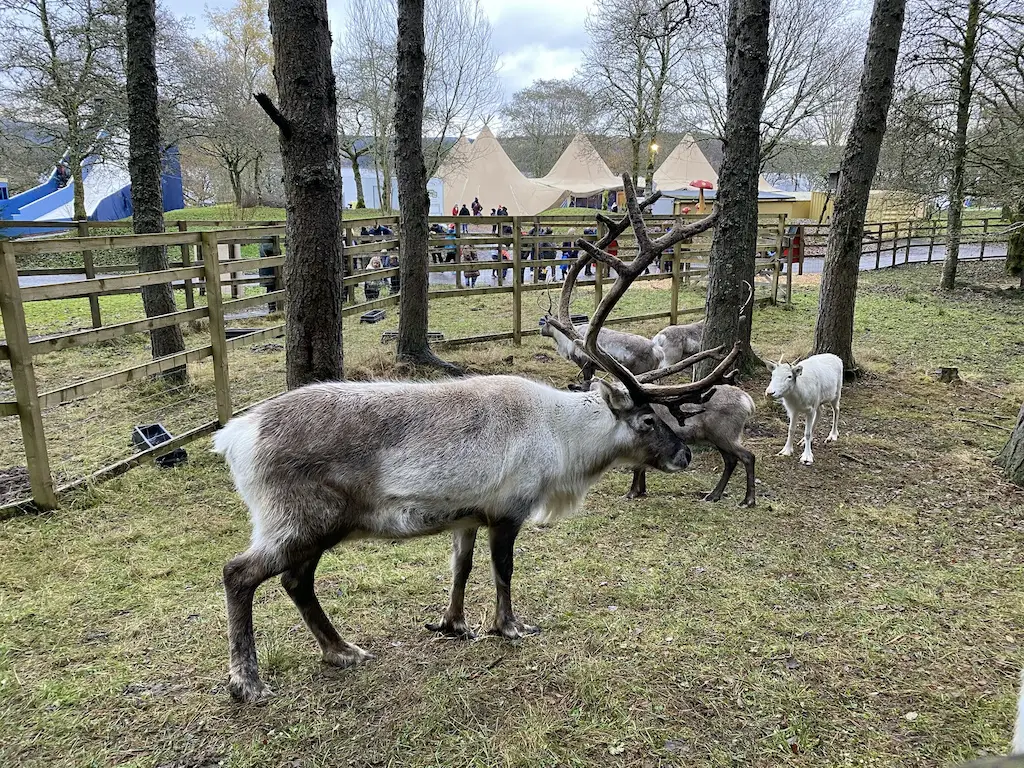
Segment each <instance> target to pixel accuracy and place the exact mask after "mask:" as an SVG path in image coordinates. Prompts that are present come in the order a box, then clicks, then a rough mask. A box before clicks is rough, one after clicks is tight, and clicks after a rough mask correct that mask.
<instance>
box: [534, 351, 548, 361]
mask: <svg viewBox="0 0 1024 768" xmlns="http://www.w3.org/2000/svg"><path fill="white" fill-rule="evenodd" d="M533 359H534V360H536V361H537V362H538V363H550V362H551V360H552V357H551V355H545V354H544V353H543V352H539V353H537V354H536V355H534V356H533Z"/></svg>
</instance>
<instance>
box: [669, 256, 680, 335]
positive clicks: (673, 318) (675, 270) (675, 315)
mask: <svg viewBox="0 0 1024 768" xmlns="http://www.w3.org/2000/svg"><path fill="white" fill-rule="evenodd" d="M679 250H680V248H679V246H678V245H676V246H673V248H672V307H671V309H670V310H669V313H670V317H669V320H668V321H669V324H670V325H678V323H679V257H678V256H677V255H676V252H677V251H679Z"/></svg>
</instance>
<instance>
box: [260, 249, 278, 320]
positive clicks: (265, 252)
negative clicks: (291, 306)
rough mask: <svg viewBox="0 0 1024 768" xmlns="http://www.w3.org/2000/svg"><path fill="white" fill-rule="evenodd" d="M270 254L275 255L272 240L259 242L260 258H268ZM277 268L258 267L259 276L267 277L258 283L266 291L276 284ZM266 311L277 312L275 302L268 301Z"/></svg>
mask: <svg viewBox="0 0 1024 768" xmlns="http://www.w3.org/2000/svg"><path fill="white" fill-rule="evenodd" d="M272 256H277V253H275V251H274V244H273V243H272V242H270V243H260V258H261V259H269V258H271V257H272ZM277 269H278V268H277V267H260V273H259V274H260V277H264V278H267V279H266V280H264V281H263V282H261V283H260V285H262V286H263V287H264V288H266V289H267V293H270V292H271V291H272V290H274V286H275V285H277ZM267 311H268V312H271V313H273V312H277V302H275V301H271V302H269V303H268V304H267Z"/></svg>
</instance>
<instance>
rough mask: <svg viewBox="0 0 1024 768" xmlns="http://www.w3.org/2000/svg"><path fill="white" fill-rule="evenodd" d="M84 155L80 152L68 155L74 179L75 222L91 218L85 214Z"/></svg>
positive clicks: (69, 166)
mask: <svg viewBox="0 0 1024 768" xmlns="http://www.w3.org/2000/svg"><path fill="white" fill-rule="evenodd" d="M82 160H83V158H82V155H81V153H80V152H75V151H72V152H69V153H68V169H69V171H70V173H71V174H72V176H73V177H74V187H73V188H72V190H71V191H72V194H73V195H74V214H75V221H84V220H85V219H87V218H89V216H88V214H86V212H85V184H84V183H83V182H82Z"/></svg>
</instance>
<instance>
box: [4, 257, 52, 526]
mask: <svg viewBox="0 0 1024 768" xmlns="http://www.w3.org/2000/svg"><path fill="white" fill-rule="evenodd" d="M0 249H2V264H0V313H2V314H3V320H4V332H5V333H6V335H7V350H8V352H9V354H10V358H11V374H12V378H13V379H14V392H15V395H16V397H17V399H18V420H19V421H20V422H21V437H22V440H23V441H24V445H25V463H26V464H27V465H28V478H29V482H30V484H31V486H32V500H33V501H34V502H35V503H36V506H38V507H39V508H40V509H54V508H56V506H57V495H56V493H55V492H54V489H53V477H52V476H51V475H50V459H49V456H48V455H47V453H46V433H45V432H44V430H43V413H42V409H41V408H40V407H39V392H38V390H37V389H36V375H35V370H34V369H33V367H32V350H31V348H30V347H29V343H28V328H26V326H25V307H24V305H23V304H22V302H21V288H20V286H19V285H18V264H17V261H16V260H15V258H14V246H13V245H12V244H11V243H10V242H5V243H0Z"/></svg>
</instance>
